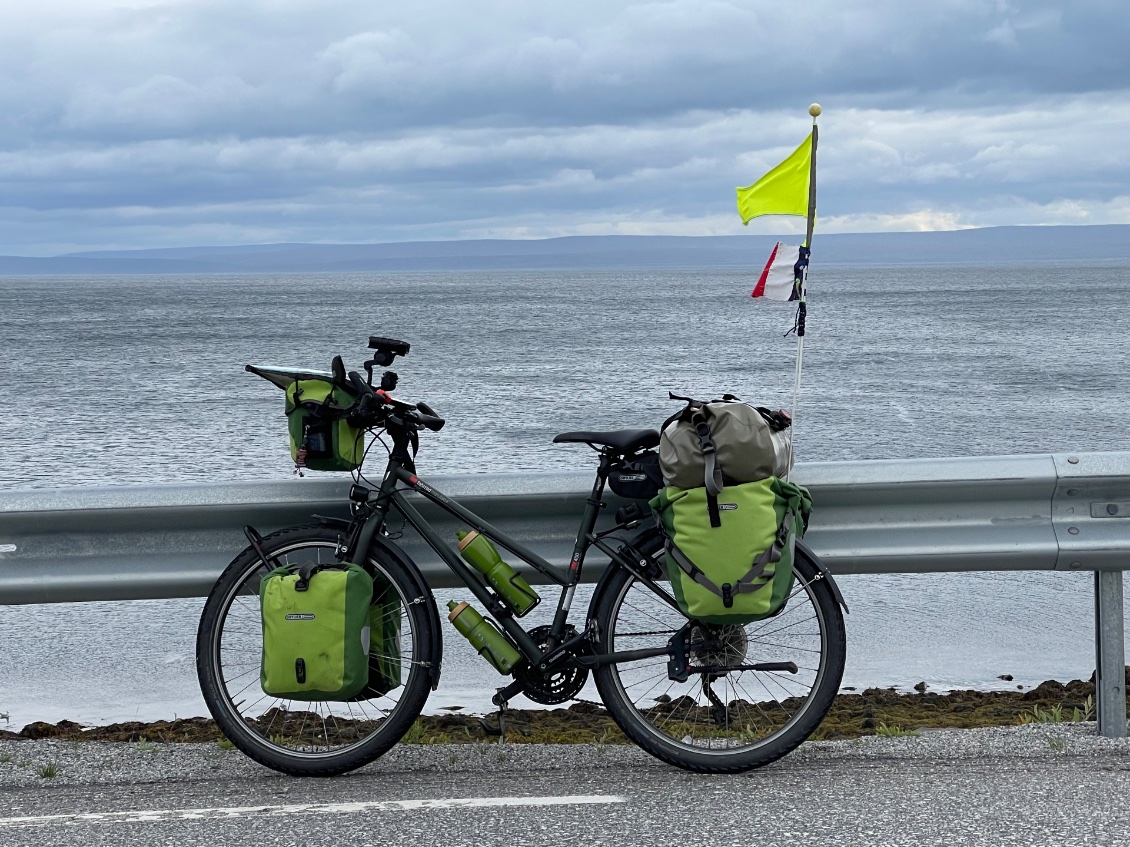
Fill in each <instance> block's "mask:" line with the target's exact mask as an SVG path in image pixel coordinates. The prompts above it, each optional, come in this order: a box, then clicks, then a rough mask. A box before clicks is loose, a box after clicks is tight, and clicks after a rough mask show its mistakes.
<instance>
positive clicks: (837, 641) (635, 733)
mask: <svg viewBox="0 0 1130 847" xmlns="http://www.w3.org/2000/svg"><path fill="white" fill-rule="evenodd" d="M794 570H795V573H796V582H795V584H794V586H793V590H792V592H791V595H790V597H789V599H788V602H787V605H786V606H785V608H784V610H783V611H781V612H780V613H779V614H777V615H776V616H774V617H771V618H766V619H765V620H761V621H756V622H754V623H750V624H745V625H738V624H727V625H712V624H705V623H700V622H694V621H690V622H688V619H687V618H686V616H685V615H683V613H682V612H681V611H679V609H678V608H677V607H676V606H674V604H673V600H672V598H671V597H670V595H668V596H667V597H663V596H661V595H660V594H657V593H656V592H655V591H654V590H652V589H651V588H650V587H649V586H648V585H646V584H645V583H643V582H641V581H640V580H638V579H637V578H636V577H635V576H633V575H632V574H631V573H629V572H628V571H627V570H620V571H618V572H617V573H615V574H614V575H612V576H611V578H610V579H609V580H608V582H607V583H605V586H604V587H603V589H602V590H601V592H600V593H599V595H597V596H595V597H594V598H593V615H594V617H595V618H596V622H597V625H598V632H599V633H600V644H599V647H598V652H599V653H613V652H624V651H628V650H643V649H650V648H661V647H663V646H665V645H667V644H669V642H670V641H671V639H672V638H673V637H674V636H675V634H676V633H677V632H679V631H680V630H684V633H685V637H686V641H687V643H688V645H689V647H688V651H687V658H688V660H689V662H690V664H691V665H692V667H694V668H698V669H707V670H697V671H696V672H693V673H691V674H690V676H689V677H688V679H687V680H686V681H685V682H678V681H676V680H673V679H671V678H670V676H669V674H668V665H667V662H668V658H669V657H668V656H666V655H664V656H659V657H657V658H650V659H639V660H636V661H628V662H622V663H617V664H609V665H602V666H600V667H598V668H597V670H596V674H595V678H596V686H597V690H598V691H599V692H600V696H601V699H602V700H603V701H604V704H605V706H606V707H607V708H608V711H609V713H610V714H611V715H612V717H613V719H614V720H615V721H616V723H617V724H618V725H619V726H620V728H621V729H622V730H623V731H624V733H625V734H626V735H627V736H628V737H629V738H630V739H632V740H633V741H634V742H635V743H637V744H638V745H639V746H640V747H642V748H643V749H644V750H646V751H647V752H649V753H651V754H652V755H653V756H656V757H657V758H659V759H662V760H663V761H665V762H668V763H669V764H672V765H676V766H677V767H680V768H685V769H687V770H692V771H701V772H707V773H738V772H741V771H746V770H751V769H752V768H757V767H761V766H762V765H766V764H768V763H769V762H772V761H774V760H776V759H779V758H780V757H782V756H784V755H785V754H786V753H788V752H789V751H791V750H793V749H794V748H795V747H797V746H798V745H799V744H800V743H801V742H802V741H804V740H805V739H806V738H808V736H809V735H811V734H812V732H813V731H814V730H815V729H816V727H817V726H818V725H819V723H820V721H821V720H822V719H823V718H824V715H825V713H827V711H828V708H829V707H830V706H831V704H832V699H833V698H834V697H835V696H836V693H837V691H838V690H839V686H840V680H841V679H842V677H843V670H844V660H845V655H846V644H845V636H844V620H843V614H842V613H841V611H840V606H839V603H838V602H837V601H836V598H835V595H834V593H833V591H832V589H831V586H830V585H829V584H828V579H827V578H825V576H824V575H823V573H822V572H821V570H820V569H819V568H818V567H817V565H816V563H815V562H813V561H812V560H811V559H810V558H809V557H808V554H807V553H806V552H805V551H804V550H802V549H801V548H800V547H798V548H797V551H796V557H795V565H794ZM658 585H659V586H660V587H661V588H664V587H666V588H669V583H665V582H660V583H658ZM688 623H689V626H688ZM695 645H698V646H695ZM790 663H791V665H792V666H795V671H794V670H793V669H792V667H791V666H790ZM766 665H769V666H776V667H769V668H766V669H757V666H766ZM786 666H789V669H788V670H784V669H782V668H784V667H786Z"/></svg>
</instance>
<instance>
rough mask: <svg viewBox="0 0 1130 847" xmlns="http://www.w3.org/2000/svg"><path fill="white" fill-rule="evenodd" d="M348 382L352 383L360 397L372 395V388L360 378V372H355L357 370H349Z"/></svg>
mask: <svg viewBox="0 0 1130 847" xmlns="http://www.w3.org/2000/svg"><path fill="white" fill-rule="evenodd" d="M349 384H350V385H352V386H353V387H354V389H356V391H357V393H358V394H360V395H361V396H362V397H373V396H374V395H373V389H372V388H370V387H369V384H368V383H367V382H365V380H364V379H362V378H361V374H359V373H357V371H350V372H349Z"/></svg>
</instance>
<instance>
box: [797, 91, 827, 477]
mask: <svg viewBox="0 0 1130 847" xmlns="http://www.w3.org/2000/svg"><path fill="white" fill-rule="evenodd" d="M822 111H823V109H821V107H820V104H819V103H813V104H812V105H811V106H809V107H808V114H810V115H812V156H811V159H810V162H809V171H808V229H807V232H806V234H805V238H804V245H803V246H802V247H801V248H800V260H799V261H798V262H797V266H796V272H797V273H796V279H795V280H794V283H793V284H794V285H796V286H797V295H798V296H797V299H798V301H799V302H798V303H797V313H796V326H795V329H796V374H795V375H794V377H793V406H792V412H791V414H792V419H793V424H792V430H793V439H792V442H793V444H794V445H795V444H796V418H797V403H798V402H799V401H800V375H801V370H802V369H803V367H804V331H805V319H806V318H807V317H808V300H807V297H808V290H807V289H808V257H809V255H810V254H811V252H812V230H813V229H814V228H815V226H816V141H817V138H818V135H819V128H818V127H817V126H816V119H817V118H818V117H819V116H820V113H821V112H822ZM790 458H791V457H790ZM790 464H792V462H791V461H790Z"/></svg>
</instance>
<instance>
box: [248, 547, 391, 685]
mask: <svg viewBox="0 0 1130 847" xmlns="http://www.w3.org/2000/svg"><path fill="white" fill-rule="evenodd" d="M259 602H260V609H261V615H262V620H263V661H262V666H261V670H260V682H261V684H262V686H263V691H265V692H266V693H267V694H270V695H271V696H273V697H285V698H287V699H289V700H351V699H353V698H355V697H356V696H357V695H358V694H359V693H361V691H362V690H363V689H364V688H365V686H366V685H367V684H368V682H369V648H370V643H369V642H370V626H371V620H372V602H373V579H372V577H371V576H369V574H368V573H366V572H365V569H364V568H362V567H361V566H360V565H354V564H350V563H343V564H341V565H331V566H327V567H322V568H317V567H314V566H308V565H304V566H302V567H301V568H299V569H297V572H296V571H295V569H293V568H286V567H281V568H275V569H274V570H273V571H271V572H270V573H269V574H267V575H266V576H265V577H263V579H262V581H261V582H260V584H259ZM397 664H399V657H398V658H397ZM397 674H398V676H399V670H398V671H397Z"/></svg>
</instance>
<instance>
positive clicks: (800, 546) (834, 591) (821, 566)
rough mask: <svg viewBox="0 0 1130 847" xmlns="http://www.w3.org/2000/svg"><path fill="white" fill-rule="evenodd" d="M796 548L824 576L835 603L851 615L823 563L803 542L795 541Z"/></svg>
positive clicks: (838, 588)
mask: <svg viewBox="0 0 1130 847" xmlns="http://www.w3.org/2000/svg"><path fill="white" fill-rule="evenodd" d="M796 546H797V550H798V551H799V552H800V554H801V555H802V556H804V557H805V558H806V559H808V561H810V562H812V564H814V565H816V568H817V570H819V571H820V573H821V574H823V575H824V579H825V580H826V581H827V582H828V587H829V588H831V589H832V596H833V597H835V598H836V602H837V603H839V604H840V606H841V607H842V608H843V610H844V611H845V612H847V613H848V614H851V610H850V609H849V608H848V605H847V603H845V602H844V595H842V594H841V593H840V587H839V586H838V585H836V581H835V580H834V579H832V574H831V573H830V572H829V571H828V569H827V568H826V567H825V566H824V563H823V562H821V561H820V557H819V556H817V555H816V554H815V553H813V552H812V550H811V549H810V548H809V546H808V545H807V544H805V543H804V542H803V541H797V542H796Z"/></svg>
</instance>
